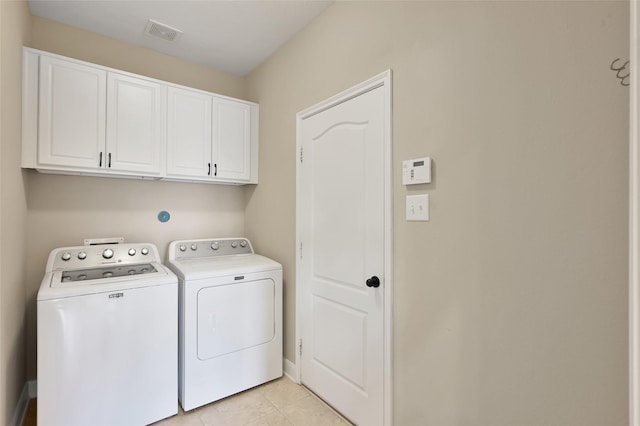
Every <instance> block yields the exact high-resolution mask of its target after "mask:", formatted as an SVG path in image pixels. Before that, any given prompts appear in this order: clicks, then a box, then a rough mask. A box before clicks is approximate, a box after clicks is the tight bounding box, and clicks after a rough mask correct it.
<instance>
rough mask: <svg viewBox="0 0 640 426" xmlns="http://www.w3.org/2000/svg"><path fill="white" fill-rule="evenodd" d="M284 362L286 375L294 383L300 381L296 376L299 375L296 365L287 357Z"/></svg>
mask: <svg viewBox="0 0 640 426" xmlns="http://www.w3.org/2000/svg"><path fill="white" fill-rule="evenodd" d="M283 364H284V367H283V368H284V375H285V376H287V377H288V378H289V379H291V381H292V382H293V383H298V380H296V377H297V373H296V365H295V364H294V363H293V362H291V361H289V360H288V359H286V358H284V361H283Z"/></svg>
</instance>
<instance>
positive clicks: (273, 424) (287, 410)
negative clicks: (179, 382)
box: [23, 376, 352, 426]
mask: <svg viewBox="0 0 640 426" xmlns="http://www.w3.org/2000/svg"><path fill="white" fill-rule="evenodd" d="M31 402H32V403H30V404H29V409H28V410H27V415H26V417H25V420H24V422H23V426H31V425H33V426H35V424H36V416H35V407H36V400H32V401H31ZM153 426H352V425H351V423H349V422H348V421H346V420H345V419H344V418H342V417H341V416H340V415H339V414H337V413H336V412H335V411H333V410H332V409H331V408H329V407H328V406H327V405H326V404H325V403H323V402H322V401H320V400H319V399H318V398H317V397H316V396H315V395H314V394H312V393H311V392H309V391H308V390H307V389H305V388H304V387H302V386H300V385H297V384H295V383H293V382H292V381H291V380H290V379H289V378H288V377H286V376H284V377H282V378H280V379H277V380H274V381H272V382H269V383H266V384H264V385H262V386H258V387H255V388H253V389H249V390H247V391H244V392H242V393H239V394H237V395H233V396H230V397H229V398H225V399H222V400H220V401H216V402H213V403H211V404H208V405H205V406H204V407H200V408H196V409H195V410H191V411H189V412H188V413H185V412H183V411H182V409H181V408H179V412H178V415H176V416H173V417H170V418H168V419H165V420H162V421H159V422H157V423H154V424H153Z"/></svg>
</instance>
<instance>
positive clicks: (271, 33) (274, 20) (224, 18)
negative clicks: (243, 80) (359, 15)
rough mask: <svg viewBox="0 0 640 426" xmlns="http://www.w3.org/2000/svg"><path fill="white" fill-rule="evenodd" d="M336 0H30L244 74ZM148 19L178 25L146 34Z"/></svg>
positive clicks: (62, 16) (98, 28) (39, 8)
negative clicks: (169, 32) (172, 36)
mask: <svg viewBox="0 0 640 426" xmlns="http://www.w3.org/2000/svg"><path fill="white" fill-rule="evenodd" d="M333 1H334V0H170V1H166V0H29V7H30V8H31V13H32V14H33V15H37V16H40V17H43V18H47V19H51V20H54V21H58V22H62V23H64V24H67V25H70V26H73V27H77V28H82V29H85V30H89V31H93V32H96V33H98V34H102V35H105V36H108V37H112V38H115V39H118V40H122V41H125V42H127V43H130V44H133V45H137V46H142V47H146V48H149V49H154V50H157V51H159V52H162V53H166V54H168V55H172V56H177V57H179V58H183V59H186V60H190V61H193V62H197V63H201V64H204V65H207V66H209V67H212V68H215V69H218V70H221V71H226V72H229V73H232V74H236V75H239V76H243V75H245V74H247V73H248V72H250V71H251V70H252V69H253V68H255V67H256V66H257V65H259V64H260V63H261V62H262V61H264V60H265V59H266V58H267V57H269V55H271V54H272V53H273V52H274V51H275V50H277V49H278V48H279V47H280V46H282V45H283V44H284V43H285V42H286V41H287V40H289V39H290V38H291V37H293V36H294V35H295V34H296V33H297V32H298V31H299V30H301V29H302V28H303V27H304V26H305V25H307V24H308V23H309V22H310V21H311V20H312V19H313V18H315V17H316V16H317V15H319V14H320V13H321V12H322V11H323V10H325V9H326V8H327V7H329V6H330V5H331V4H332V3H333ZM149 19H153V20H154V21H158V22H160V23H162V24H165V25H168V26H170V27H173V28H175V29H178V30H180V31H182V34H181V35H180V37H178V38H177V39H176V41H174V42H168V41H165V40H162V39H160V38H156V37H152V36H150V35H148V34H145V32H144V30H145V27H146V26H147V23H148V21H149Z"/></svg>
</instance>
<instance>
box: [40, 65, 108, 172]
mask: <svg viewBox="0 0 640 426" xmlns="http://www.w3.org/2000/svg"><path fill="white" fill-rule="evenodd" d="M39 78H40V83H39V84H40V93H39V104H38V105H39V113H38V115H39V120H38V164H39V165H45V166H65V167H69V168H81V169H95V168H98V167H99V162H100V161H99V153H100V151H102V150H103V149H104V143H105V139H104V131H105V123H106V121H105V103H106V102H105V99H106V90H107V89H106V88H107V73H106V72H105V71H103V70H100V69H96V68H92V67H89V66H86V65H81V64H76V63H72V62H68V61H64V60H60V59H56V58H50V57H47V56H42V57H41V58H40V77H39Z"/></svg>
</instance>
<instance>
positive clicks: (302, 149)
mask: <svg viewBox="0 0 640 426" xmlns="http://www.w3.org/2000/svg"><path fill="white" fill-rule="evenodd" d="M303 158H304V148H303V147H300V162H301V163H302V161H303Z"/></svg>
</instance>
